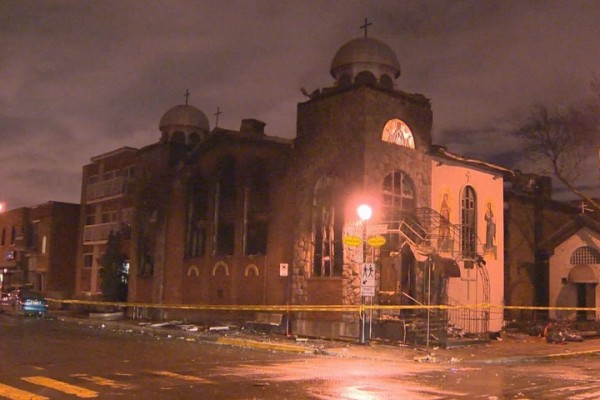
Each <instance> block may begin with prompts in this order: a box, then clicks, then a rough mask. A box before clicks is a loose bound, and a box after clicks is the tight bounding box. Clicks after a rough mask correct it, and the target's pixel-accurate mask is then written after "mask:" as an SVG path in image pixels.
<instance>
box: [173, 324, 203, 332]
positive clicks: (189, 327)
mask: <svg viewBox="0 0 600 400" xmlns="http://www.w3.org/2000/svg"><path fill="white" fill-rule="evenodd" d="M178 328H179V329H181V330H184V331H187V332H198V329H199V328H198V326H197V325H192V324H183V325H179V326H178Z"/></svg>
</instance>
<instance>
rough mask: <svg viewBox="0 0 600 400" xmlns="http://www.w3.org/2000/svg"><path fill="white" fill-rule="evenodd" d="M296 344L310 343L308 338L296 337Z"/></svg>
mask: <svg viewBox="0 0 600 400" xmlns="http://www.w3.org/2000/svg"><path fill="white" fill-rule="evenodd" d="M296 342H303V343H306V342H308V338H301V337H296Z"/></svg>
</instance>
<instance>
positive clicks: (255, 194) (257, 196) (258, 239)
mask: <svg viewBox="0 0 600 400" xmlns="http://www.w3.org/2000/svg"><path fill="white" fill-rule="evenodd" d="M268 211H269V181H268V175H267V169H266V167H265V164H264V163H263V162H261V161H257V162H255V163H254V164H253V165H252V167H251V168H250V174H249V176H248V178H247V183H246V187H245V190H244V254H246V255H258V254H262V255H264V254H266V253H267V236H268V230H269V224H268V217H269V214H268Z"/></svg>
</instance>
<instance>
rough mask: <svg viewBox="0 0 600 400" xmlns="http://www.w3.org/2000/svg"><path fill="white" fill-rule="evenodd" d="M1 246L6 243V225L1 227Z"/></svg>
mask: <svg viewBox="0 0 600 400" xmlns="http://www.w3.org/2000/svg"><path fill="white" fill-rule="evenodd" d="M0 244H2V246H4V245H5V244H6V227H2V242H0Z"/></svg>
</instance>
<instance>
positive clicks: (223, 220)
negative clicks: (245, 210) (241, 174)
mask: <svg viewBox="0 0 600 400" xmlns="http://www.w3.org/2000/svg"><path fill="white" fill-rule="evenodd" d="M217 171H218V174H219V176H218V180H217V187H216V190H215V205H216V206H215V221H216V224H217V226H216V229H215V232H216V236H215V247H214V252H215V254H216V255H221V256H223V255H233V253H234V250H235V248H234V245H235V215H236V214H235V210H236V175H235V160H234V159H233V158H225V159H222V160H221V161H220V162H219V165H218V168H217Z"/></svg>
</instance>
